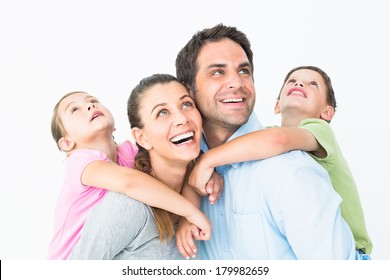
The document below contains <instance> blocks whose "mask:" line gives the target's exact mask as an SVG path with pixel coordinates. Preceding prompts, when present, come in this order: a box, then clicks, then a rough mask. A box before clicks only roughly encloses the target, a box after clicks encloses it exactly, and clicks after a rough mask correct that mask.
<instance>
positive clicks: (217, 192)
mask: <svg viewBox="0 0 390 280" xmlns="http://www.w3.org/2000/svg"><path fill="white" fill-rule="evenodd" d="M222 190H223V177H222V175H220V174H219V173H217V172H215V171H214V172H213V174H212V175H211V178H210V180H209V181H208V182H207V184H206V192H207V193H208V194H209V202H210V204H214V203H215V202H216V201H217V200H218V198H219V197H220V196H221V193H222Z"/></svg>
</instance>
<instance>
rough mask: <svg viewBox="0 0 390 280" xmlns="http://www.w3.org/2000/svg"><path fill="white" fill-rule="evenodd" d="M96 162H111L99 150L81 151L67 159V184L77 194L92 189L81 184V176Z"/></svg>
mask: <svg viewBox="0 0 390 280" xmlns="http://www.w3.org/2000/svg"><path fill="white" fill-rule="evenodd" d="M96 160H103V161H109V159H108V158H107V156H106V154H105V153H102V152H99V151H97V150H88V149H80V150H77V151H74V152H73V153H72V154H71V155H70V156H69V158H68V159H67V170H66V176H65V178H66V181H65V184H66V185H68V186H69V187H71V188H72V189H74V191H76V192H77V193H82V192H84V191H85V190H86V189H88V188H90V186H86V185H83V184H82V183H81V174H82V173H83V171H84V169H85V167H86V166H87V165H88V164H90V163H91V162H93V161H96Z"/></svg>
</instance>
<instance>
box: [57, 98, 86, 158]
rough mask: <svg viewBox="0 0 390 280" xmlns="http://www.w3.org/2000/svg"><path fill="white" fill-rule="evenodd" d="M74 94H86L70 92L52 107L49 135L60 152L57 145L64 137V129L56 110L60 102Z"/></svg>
mask: <svg viewBox="0 0 390 280" xmlns="http://www.w3.org/2000/svg"><path fill="white" fill-rule="evenodd" d="M76 93H85V94H88V93H86V92H84V91H72V92H69V93H67V94H65V95H64V96H62V97H61V99H60V100H59V101H58V102H57V104H56V105H55V106H54V109H53V115H52V117H51V135H52V136H53V139H54V141H55V142H56V144H57V148H58V149H59V150H60V151H62V149H61V147H60V146H59V145H58V141H59V140H60V139H61V138H62V137H64V136H65V128H64V125H63V123H62V120H61V118H60V116H59V115H58V108H59V107H60V105H61V102H62V101H63V100H64V99H65V98H67V97H68V96H71V95H73V94H76Z"/></svg>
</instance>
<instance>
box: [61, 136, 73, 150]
mask: <svg viewBox="0 0 390 280" xmlns="http://www.w3.org/2000/svg"><path fill="white" fill-rule="evenodd" d="M58 146H59V147H60V149H61V150H63V151H64V152H70V151H71V150H73V148H74V147H75V146H76V143H75V142H74V141H73V140H72V138H70V137H68V136H64V137H62V138H61V139H60V140H58Z"/></svg>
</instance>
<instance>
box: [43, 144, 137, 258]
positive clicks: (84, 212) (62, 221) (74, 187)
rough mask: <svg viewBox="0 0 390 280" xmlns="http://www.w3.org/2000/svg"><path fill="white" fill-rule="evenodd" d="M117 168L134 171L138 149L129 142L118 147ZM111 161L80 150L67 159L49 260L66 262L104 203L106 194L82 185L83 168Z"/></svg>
mask: <svg viewBox="0 0 390 280" xmlns="http://www.w3.org/2000/svg"><path fill="white" fill-rule="evenodd" d="M117 149H118V164H119V165H121V166H127V167H131V168H133V167H134V157H135V155H136V154H137V151H138V149H137V147H136V146H135V145H133V144H132V143H131V142H130V141H126V142H124V143H123V144H121V145H118V148H117ZM96 160H104V161H110V160H109V159H108V158H107V156H106V154H105V153H102V152H99V151H97V150H88V149H80V150H76V151H74V152H73V153H72V154H71V155H70V156H69V157H68V158H67V160H66V161H67V169H66V173H65V182H64V185H63V188H62V190H61V193H60V195H59V198H58V202H57V208H56V212H55V218H54V219H55V220H54V236H53V238H52V240H51V242H50V246H49V259H56V260H58V259H60V260H64V259H67V258H68V256H69V255H70V253H71V251H72V249H73V246H74V245H75V244H76V243H77V241H78V240H79V239H80V231H81V229H82V228H83V226H84V223H85V220H86V219H87V216H88V214H89V212H90V210H91V209H92V207H94V206H95V205H97V204H98V203H99V202H100V201H102V199H103V197H104V196H105V195H106V193H107V190H106V189H101V188H96V187H93V186H86V185H83V184H82V183H81V174H82V173H83V171H84V168H85V167H86V166H87V165H88V164H90V163H91V162H93V161H96Z"/></svg>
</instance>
